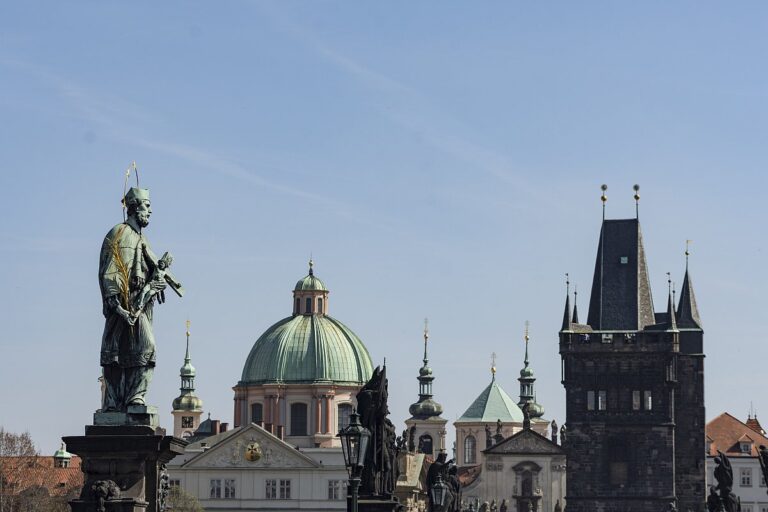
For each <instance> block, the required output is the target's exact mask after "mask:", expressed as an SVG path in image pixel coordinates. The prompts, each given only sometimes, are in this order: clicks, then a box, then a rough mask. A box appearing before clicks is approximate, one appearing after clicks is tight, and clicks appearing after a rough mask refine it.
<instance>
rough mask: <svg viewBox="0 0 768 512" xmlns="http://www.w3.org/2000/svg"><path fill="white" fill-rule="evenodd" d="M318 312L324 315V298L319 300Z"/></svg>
mask: <svg viewBox="0 0 768 512" xmlns="http://www.w3.org/2000/svg"><path fill="white" fill-rule="evenodd" d="M317 312H318V313H322V312H323V299H322V297H318V298H317Z"/></svg>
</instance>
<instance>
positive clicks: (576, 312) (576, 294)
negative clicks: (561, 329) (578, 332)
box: [571, 286, 579, 324]
mask: <svg viewBox="0 0 768 512" xmlns="http://www.w3.org/2000/svg"><path fill="white" fill-rule="evenodd" d="M578 299H579V290H578V289H577V288H576V286H574V287H573V318H571V323H573V324H577V323H579V308H578V306H579V304H578V302H579V300H578Z"/></svg>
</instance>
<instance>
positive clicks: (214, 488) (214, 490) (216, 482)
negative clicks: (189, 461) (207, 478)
mask: <svg viewBox="0 0 768 512" xmlns="http://www.w3.org/2000/svg"><path fill="white" fill-rule="evenodd" d="M210 497H211V499H213V498H221V480H220V479H218V478H212V479H211V493H210Z"/></svg>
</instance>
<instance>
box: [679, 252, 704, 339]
mask: <svg viewBox="0 0 768 512" xmlns="http://www.w3.org/2000/svg"><path fill="white" fill-rule="evenodd" d="M690 243H691V241H690V240H686V241H685V277H684V278H683V286H681V287H680V302H679V303H678V306H677V315H678V322H677V325H678V327H680V328H683V329H701V318H700V317H699V308H698V306H697V305H696V296H695V295H694V293H693V283H692V282H691V275H690V273H689V271H688V257H689V256H690V254H691V252H690Z"/></svg>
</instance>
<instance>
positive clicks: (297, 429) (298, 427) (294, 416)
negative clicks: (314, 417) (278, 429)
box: [291, 403, 307, 436]
mask: <svg viewBox="0 0 768 512" xmlns="http://www.w3.org/2000/svg"><path fill="white" fill-rule="evenodd" d="M291 435H292V436H305V435H307V404H301V403H298V404H291Z"/></svg>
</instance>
